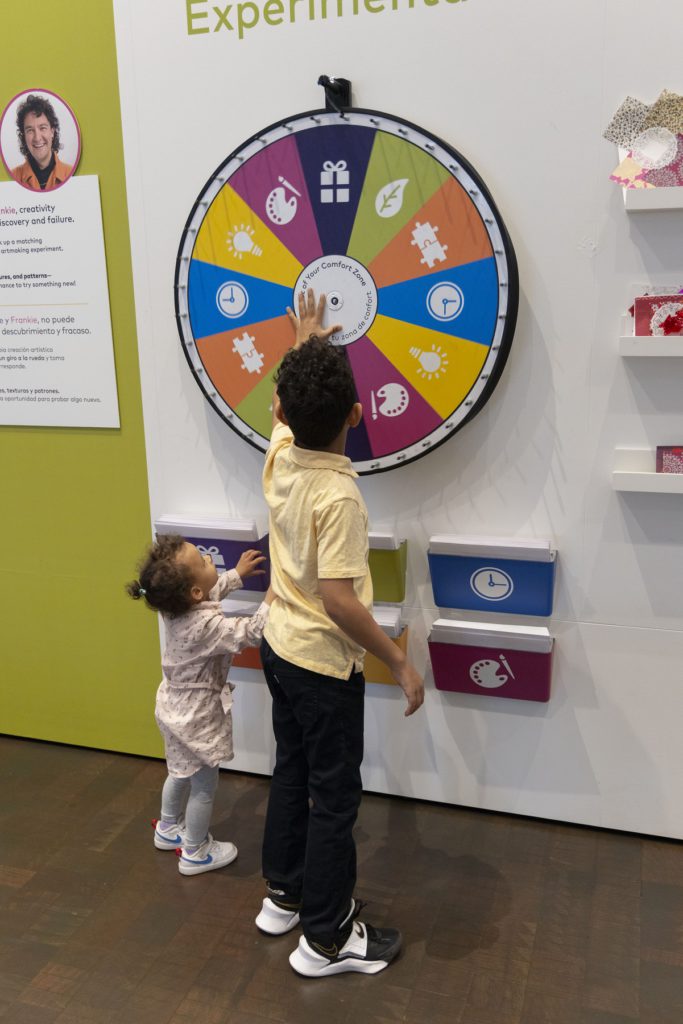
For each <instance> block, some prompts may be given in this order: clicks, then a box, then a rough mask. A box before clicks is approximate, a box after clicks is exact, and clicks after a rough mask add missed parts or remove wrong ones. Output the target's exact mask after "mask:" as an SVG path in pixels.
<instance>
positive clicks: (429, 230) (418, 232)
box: [410, 220, 448, 267]
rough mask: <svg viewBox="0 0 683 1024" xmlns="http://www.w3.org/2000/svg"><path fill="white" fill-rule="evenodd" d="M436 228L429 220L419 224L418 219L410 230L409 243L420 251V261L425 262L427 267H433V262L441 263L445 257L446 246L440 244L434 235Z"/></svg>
mask: <svg viewBox="0 0 683 1024" xmlns="http://www.w3.org/2000/svg"><path fill="white" fill-rule="evenodd" d="M438 230H439V229H438V227H432V225H431V224H430V223H429V221H427V223H426V224H420V222H419V220H418V221H416V223H415V228H414V229H413V232H412V235H413V240H412V242H411V243H410V244H411V245H416V246H417V247H418V249H419V250H420V252H421V253H422V255H421V257H420V263H425V264H426V265H427V266H428V267H433V266H434V264H435V263H443V262H444V260H445V259H446V250H447V249H448V246H447V245H442V244H441V242H440V241H439V240H438V238H437V237H436V233H437V231H438Z"/></svg>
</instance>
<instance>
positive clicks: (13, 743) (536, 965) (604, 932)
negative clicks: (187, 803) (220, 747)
mask: <svg viewBox="0 0 683 1024" xmlns="http://www.w3.org/2000/svg"><path fill="white" fill-rule="evenodd" d="M0 772H1V776H2V798H1V801H0V923H1V925H2V927H1V929H0V1020H1V1021H2V1022H3V1024H5V1022H7V1024H48V1022H49V1024H114V1022H116V1024H264V1022H266V1021H280V1022H285V1024H308V1022H310V1024H313V1022H315V1024H346V1022H349V1024H350V1022H358V1024H390V1022H397V1021H403V1022H408V1024H631V1022H633V1021H642V1022H643V1024H665V1022H666V1024H669V1022H670V1024H683V845H682V844H679V843H674V842H666V841H658V840H647V839H640V838H637V837H633V836H626V835H619V834H613V833H604V832H597V831H592V830H590V829H581V828H572V827H568V826H563V825H553V824H546V823H543V822H536V821H530V820H523V819H516V818H511V817H505V816H499V815H494V814H486V813H481V812H476V811H467V810H460V809H457V808H450V807H442V806H435V805H432V804H421V803H416V802H415V803H414V802H411V801H406V800H395V799H391V798H387V797H376V796H366V797H365V798H364V801H363V806H362V810H361V814H360V817H359V823H358V828H357V841H358V853H359V884H358V889H357V895H358V896H360V897H361V898H363V899H366V900H368V901H369V904H370V905H369V907H368V908H367V910H366V911H365V913H364V918H365V919H366V920H368V921H370V922H371V923H374V924H378V925H383V924H387V925H392V926H396V927H399V928H400V929H401V930H402V931H403V934H404V940H405V946H404V951H403V953H402V955H401V957H400V959H399V960H397V961H396V962H395V963H394V964H392V965H391V966H390V967H389V968H388V969H387V970H386V971H384V972H383V973H382V974H380V975H377V976H376V977H362V976H360V975H343V976H339V977H337V978H329V979H323V980H317V981H315V980H305V979H302V978H298V977H297V976H296V975H294V974H293V973H292V971H291V970H290V968H289V965H288V963H287V956H288V954H289V952H290V950H291V949H292V948H293V947H294V945H295V944H296V941H298V932H295V933H294V934H293V935H289V936H283V937H281V938H279V939H268V938H266V937H264V936H262V935H260V934H259V933H258V932H257V931H256V929H255V927H254V923H253V920H254V916H255V913H256V912H257V910H258V908H259V906H260V901H261V897H262V882H261V878H260V871H259V846H260V839H261V831H262V825H263V815H264V810H265V804H266V798H267V794H268V780H267V779H260V778H253V777H246V776H239V775H233V774H230V773H223V774H222V775H221V780H220V785H219V791H218V797H217V802H216V812H215V817H214V821H215V827H214V832H215V835H216V838H218V839H231V840H234V841H235V842H236V843H237V845H238V846H239V848H240V856H239V858H238V860H237V861H236V862H235V863H234V864H233V865H231V866H230V867H228V868H225V869H223V870H221V871H216V872H213V873H209V874H206V875H199V876H196V877H194V878H184V877H181V876H180V875H179V874H178V870H177V862H176V858H175V857H174V856H173V854H169V853H162V852H158V851H156V850H155V849H154V846H153V844H152V830H151V828H150V826H149V820H150V819H151V818H152V817H154V816H156V815H157V813H158V801H159V789H160V786H161V783H162V781H163V778H164V766H163V764H162V763H161V762H158V761H152V760H145V759H142V758H134V757H126V756H123V755H116V754H106V753H100V752H96V751H90V750H79V749H76V748H70V747H60V746H52V745H50V744H43V743H35V742H31V741H28V740H18V739H12V738H7V737H0Z"/></svg>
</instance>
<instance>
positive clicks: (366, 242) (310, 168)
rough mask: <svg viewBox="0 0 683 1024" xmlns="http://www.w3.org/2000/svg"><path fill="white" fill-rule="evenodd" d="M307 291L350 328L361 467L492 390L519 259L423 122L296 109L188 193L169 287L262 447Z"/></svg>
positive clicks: (356, 458) (228, 402)
mask: <svg viewBox="0 0 683 1024" xmlns="http://www.w3.org/2000/svg"><path fill="white" fill-rule="evenodd" d="M308 288H313V289H314V290H315V293H316V295H319V294H320V293H324V294H325V295H327V305H328V309H327V312H326V316H327V317H328V322H329V323H333V322H337V323H341V324H343V329H342V331H340V332H339V333H338V334H337V335H335V336H334V337H333V339H332V340H333V342H334V343H335V344H337V345H340V346H344V349H345V351H346V354H347V356H348V360H349V363H350V365H351V369H352V371H353V375H354V378H355V381H356V387H357V390H358V399H359V401H360V402H362V404H363V409H364V417H363V421H362V423H361V425H360V426H359V427H357V428H356V429H355V430H352V431H350V432H349V440H348V444H347V454H348V455H349V456H350V458H351V459H352V460H353V463H354V466H355V468H356V470H357V471H358V472H359V473H362V474H364V473H375V472H379V471H382V470H387V469H391V468H393V467H394V466H397V465H401V464H404V463H407V462H410V461H412V460H414V459H417V458H419V457H420V456H421V455H425V454H426V453H427V452H428V451H430V450H431V449H433V448H435V447H436V446H437V445H439V444H441V443H442V442H443V441H445V440H446V439H447V438H448V437H449V436H450V435H451V434H452V433H454V432H455V431H456V430H458V429H459V428H460V427H461V426H463V424H464V423H465V422H466V421H467V420H468V419H470V418H471V417H472V416H474V415H475V413H477V412H478V411H479V410H480V409H481V408H482V406H483V405H484V403H485V402H486V400H487V399H488V398H489V396H490V394H491V392H492V391H493V388H494V387H495V384H496V382H497V380H498V378H499V376H500V373H501V371H502V369H503V366H504V364H505V360H506V358H507V354H508V350H509V347H510V343H511V341H512V335H513V332H514V326H515V320H516V315H517V296H518V284H517V266H516V261H515V256H514V251H513V249H512V244H511V242H510V239H509V237H508V234H507V231H506V230H505V226H504V224H503V222H502V220H501V218H500V215H499V214H498V211H497V210H496V208H495V206H494V204H493V201H492V199H491V197H490V196H489V194H488V191H487V189H486V187H485V186H484V184H483V182H482V181H481V180H480V178H479V177H478V176H477V174H476V173H475V171H474V170H473V169H472V168H471V167H470V166H469V164H467V163H466V161H465V160H463V158H462V157H461V156H460V155H459V154H458V153H456V152H455V150H453V149H450V147H448V146H446V145H445V144H444V143H443V142H440V141H439V140H438V139H436V138H434V137H433V136H431V135H429V134H428V133H427V132H425V131H423V130H422V129H420V128H417V127H416V126H415V125H412V124H410V123H408V122H406V121H402V120H399V119H398V118H395V117H390V116H388V115H386V114H380V113H375V112H372V111H362V110H348V111H345V112H344V113H343V114H339V113H332V112H315V113H313V114H310V113H308V114H301V115H298V116H296V117H293V118H290V119H289V120H288V121H285V122H281V123H279V124H277V125H274V126H272V127H270V128H268V129H267V130H265V131H264V132H262V133H261V134H259V135H258V136H255V137H254V138H252V139H250V140H249V141H248V142H246V143H245V144H244V145H243V146H241V147H240V148H239V149H237V150H236V151H235V152H234V153H233V154H232V155H231V156H229V157H228V159H227V160H226V161H225V162H224V163H223V164H222V165H221V167H220V168H219V169H218V170H217V171H216V173H215V174H214V175H213V176H212V178H211V179H210V181H209V182H208V183H207V185H206V186H205V188H204V190H203V191H202V193H201V195H200V196H199V198H198V200H197V202H196V203H195V206H194V208H193V210H192V213H191V214H190V217H189V219H188V222H187V225H186V227H185V231H184V233H183V237H182V240H181V244H180V251H179V254H178V262H177V270H176V281H175V291H176V314H177V320H178V325H179V330H180V336H181V339H182V343H183V347H184V350H185V354H186V356H187V359H188V361H189V364H190V366H191V368H192V371H193V373H194V375H195V377H196V379H197V382H198V383H199V385H200V387H201V388H202V390H203V392H204V394H205V395H206V397H207V399H208V400H209V401H210V403H211V404H212V405H213V407H214V408H215V409H216V411H217V412H218V413H219V414H220V415H221V416H222V417H223V419H225V420H226V422H227V423H228V424H229V425H230V426H231V427H233V429H234V430H236V431H237V432H238V433H239V434H240V435H241V436H242V437H243V438H244V439H245V440H246V441H248V442H249V443H250V444H252V445H254V446H255V447H257V448H260V449H262V450H263V451H265V449H266V448H267V446H268V439H269V436H270V429H271V401H272V393H273V376H274V373H275V371H276V370H277V367H278V365H279V363H280V360H281V359H282V356H283V355H284V353H285V352H286V350H287V349H288V347H289V346H290V344H291V339H292V331H291V327H290V325H289V323H288V321H287V317H286V314H285V309H286V307H287V306H291V307H292V308H294V309H296V308H297V302H298V295H299V294H300V293H301V292H302V291H305V290H306V289H308Z"/></svg>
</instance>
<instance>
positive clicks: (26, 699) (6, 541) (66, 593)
mask: <svg viewBox="0 0 683 1024" xmlns="http://www.w3.org/2000/svg"><path fill="white" fill-rule="evenodd" d="M37 33H39V35H40V38H41V39H43V40H44V41H45V42H44V45H42V46H36V34H37ZM2 38H3V44H4V45H3V59H2V62H1V63H0V105H1V106H2V107H3V108H4V106H5V104H6V102H7V101H8V100H9V99H10V98H11V97H12V96H14V95H15V94H16V93H18V92H21V91H23V90H24V89H28V88H44V89H50V90H52V91H54V92H56V93H58V94H59V95H60V96H62V97H63V98H64V99H65V100H66V101H67V102H68V103H69V104H70V105H71V107H72V108H73V110H74V112H75V114H76V116H77V118H78V120H79V123H80V126H81V132H82V135H83V152H82V155H81V161H80V165H79V173H82V174H97V175H98V176H99V179H100V194H101V197H102V213H103V220H104V238H105V247H106V258H107V270H108V279H109V296H110V302H111V314H112V328H113V336H114V354H115V361H116V377H117V383H118V392H119V407H120V415H121V428H120V429H119V430H94V429H75V428H73V429H72V428H68V429H67V428H47V427H6V426H5V427H3V426H0V467H1V472H2V477H1V479H2V491H1V493H2V505H1V507H2V519H1V521H2V537H3V543H2V553H1V554H0V586H1V590H0V614H1V617H2V637H3V641H2V645H1V649H0V732H5V733H10V734H14V735H19V736H30V737H33V738H37V739H47V740H54V741H58V742H64V743H73V744H81V745H84V746H94V747H102V748H105V749H110V750H122V751H128V752H131V753H139V754H151V755H155V756H156V755H161V753H162V746H161V742H160V739H159V737H158V734H157V730H156V726H155V723H154V714H153V709H154V692H155V689H156V686H157V684H158V681H159V678H160V665H159V637H158V630H157V623H156V617H155V616H154V615H153V614H152V613H151V612H148V611H147V610H146V609H144V608H142V607H141V606H140V605H138V604H135V603H134V602H132V601H131V600H130V599H129V598H128V597H127V596H126V594H125V592H124V590H123V585H124V583H125V581H126V580H127V579H130V578H131V577H132V575H133V574H134V569H135V563H136V561H137V558H138V556H139V555H140V554H141V553H142V550H143V549H144V546H145V544H147V543H148V541H149V539H150V535H151V534H150V515H149V500H148V488H147V470H146V463H145V449H144V437H143V424H142V408H141V399H140V380H139V369H138V355H137V341H136V332H135V312H134V306H133V284H132V273H131V264H130V246H129V240H128V215H127V209H126V191H125V178H124V167H123V144H122V137H121V114H120V108H119V94H118V79H117V69H116V51H115V43H114V22H113V11H112V7H111V2H110V0H71V2H70V3H68V4H58V5H55V4H48V3H46V2H45V0H36V2H35V3H34V4H32V5H31V7H30V10H29V9H27V8H25V7H22V6H21V5H19V4H14V5H5V7H4V8H3V19H2ZM0 175H1V177H2V180H6V179H7V177H8V176H7V174H6V172H5V170H4V168H1V167H0Z"/></svg>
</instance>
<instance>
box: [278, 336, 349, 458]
mask: <svg viewBox="0 0 683 1024" xmlns="http://www.w3.org/2000/svg"><path fill="white" fill-rule="evenodd" d="M275 383H276V385H277V393H278V398H279V399H280V404H281V405H282V410H283V412H284V414H285V416H286V417H287V422H288V423H289V425H290V427H291V428H292V433H293V434H294V440H295V441H297V442H298V443H299V444H301V445H303V446H304V447H305V448H314V449H316V448H317V449H321V448H327V446H328V445H330V444H331V443H332V442H333V441H334V439H335V437H337V436H338V435H339V433H340V431H341V429H342V427H343V426H344V423H345V422H346V418H347V416H348V415H349V413H350V412H351V409H352V408H353V406H354V404H355V403H356V402H357V401H358V398H357V396H356V386H355V383H354V380H353V374H352V373H351V367H350V366H349V361H348V359H347V356H346V353H345V352H344V350H343V349H342V348H337V347H336V346H335V345H333V344H331V342H329V341H321V340H320V338H318V337H317V336H316V335H311V337H310V338H309V339H308V341H305V342H304V343H303V345H302V346H301V347H300V348H296V349H290V350H289V352H287V354H286V355H285V357H284V359H283V360H282V362H281V364H280V367H279V369H278V371H277V373H276V374H275Z"/></svg>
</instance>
